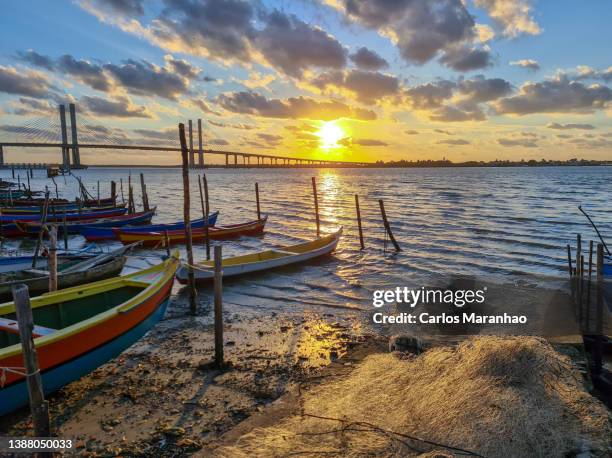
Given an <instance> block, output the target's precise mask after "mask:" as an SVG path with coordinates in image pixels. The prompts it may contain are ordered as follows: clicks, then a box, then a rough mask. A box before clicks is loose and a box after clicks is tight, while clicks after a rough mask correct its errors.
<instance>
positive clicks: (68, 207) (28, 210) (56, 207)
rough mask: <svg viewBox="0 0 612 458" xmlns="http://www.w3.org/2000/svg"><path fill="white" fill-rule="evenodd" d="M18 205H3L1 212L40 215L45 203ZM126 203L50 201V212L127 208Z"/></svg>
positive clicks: (61, 212) (4, 213)
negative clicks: (97, 203) (85, 203)
mask: <svg viewBox="0 0 612 458" xmlns="http://www.w3.org/2000/svg"><path fill="white" fill-rule="evenodd" d="M15 203H16V204H17V205H13V206H10V207H1V208H0V212H1V213H2V214H3V215H40V213H41V211H42V206H43V203H41V204H40V205H19V202H15ZM125 207H126V204H114V203H109V204H101V205H92V206H87V207H86V206H83V205H79V204H75V203H73V202H69V203H66V204H55V203H52V202H50V203H49V210H48V213H49V214H58V213H59V214H64V212H70V213H74V212H78V211H79V209H81V210H82V211H83V210H84V211H86V212H89V213H91V212H98V211H104V210H112V209H116V208H125Z"/></svg>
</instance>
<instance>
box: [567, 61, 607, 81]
mask: <svg viewBox="0 0 612 458" xmlns="http://www.w3.org/2000/svg"><path fill="white" fill-rule="evenodd" d="M557 78H558V79H561V78H567V79H570V80H577V81H581V80H587V79H590V80H603V81H604V82H606V83H607V82H609V81H612V66H611V67H608V68H605V69H600V70H598V69H595V68H593V67H589V66H588V65H578V66H577V67H576V68H574V69H572V70H559V71H558V72H557Z"/></svg>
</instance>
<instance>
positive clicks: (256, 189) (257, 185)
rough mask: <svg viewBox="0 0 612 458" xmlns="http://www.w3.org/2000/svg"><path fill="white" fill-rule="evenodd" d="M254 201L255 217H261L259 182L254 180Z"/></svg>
mask: <svg viewBox="0 0 612 458" xmlns="http://www.w3.org/2000/svg"><path fill="white" fill-rule="evenodd" d="M255 201H256V202H257V219H261V208H260V206H259V183H257V182H255Z"/></svg>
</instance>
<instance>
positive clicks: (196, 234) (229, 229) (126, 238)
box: [115, 216, 268, 247]
mask: <svg viewBox="0 0 612 458" xmlns="http://www.w3.org/2000/svg"><path fill="white" fill-rule="evenodd" d="M267 219H268V217H267V216H265V217H264V218H262V219H258V220H255V221H250V222H248V223H242V224H231V225H227V226H215V227H210V228H209V229H208V233H209V237H210V239H211V240H219V239H229V238H234V237H241V236H243V235H254V234H260V233H261V232H263V230H264V227H265V225H266V221H267ZM115 233H116V234H117V238H118V239H119V240H120V241H121V243H123V244H130V243H134V242H142V244H143V245H144V246H148V247H154V246H164V245H165V240H166V236H165V233H164V232H151V231H149V232H146V231H145V232H136V231H130V232H123V230H122V229H121V228H118V229H115ZM167 234H168V239H169V241H170V245H175V244H180V243H185V230H175V231H168V233H167ZM204 238H205V233H204V229H195V230H194V231H192V240H193V241H194V242H198V241H202V240H204Z"/></svg>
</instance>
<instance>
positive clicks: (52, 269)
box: [49, 224, 57, 292]
mask: <svg viewBox="0 0 612 458" xmlns="http://www.w3.org/2000/svg"><path fill="white" fill-rule="evenodd" d="M49 291H50V292H51V291H57V226H56V225H55V224H52V225H51V228H50V229H49Z"/></svg>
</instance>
